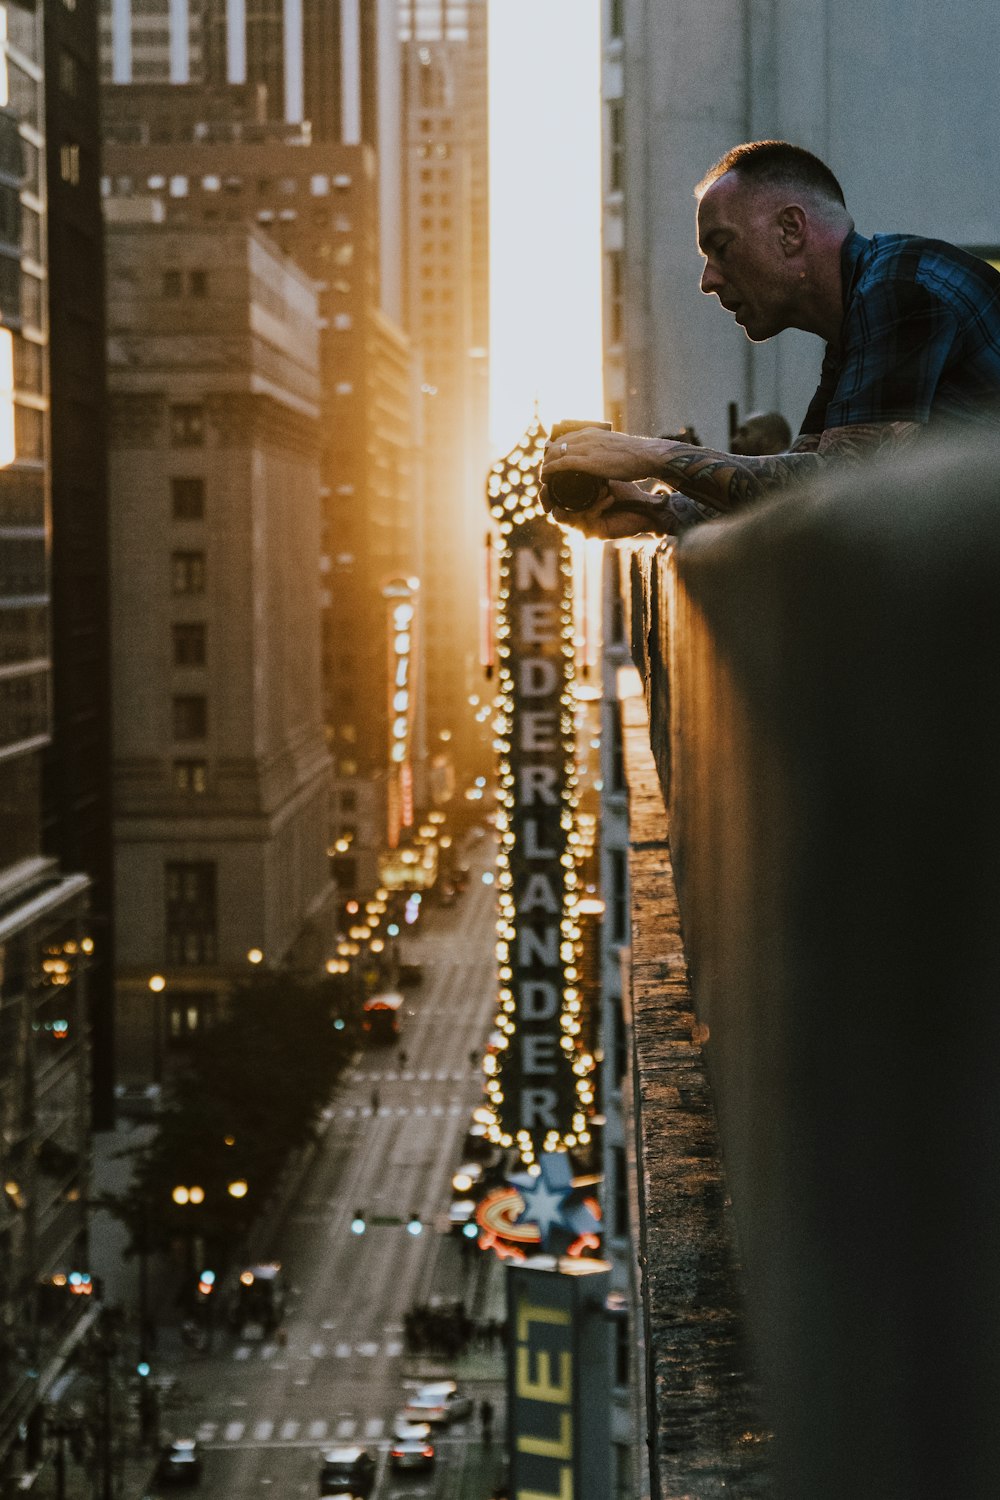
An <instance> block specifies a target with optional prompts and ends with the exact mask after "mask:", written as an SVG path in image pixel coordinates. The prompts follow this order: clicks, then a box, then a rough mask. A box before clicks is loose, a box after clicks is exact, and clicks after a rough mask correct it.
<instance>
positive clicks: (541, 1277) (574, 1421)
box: [507, 1255, 611, 1500]
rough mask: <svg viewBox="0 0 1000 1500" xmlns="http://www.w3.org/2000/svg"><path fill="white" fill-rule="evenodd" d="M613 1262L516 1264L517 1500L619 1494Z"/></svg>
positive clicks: (598, 1499) (512, 1361)
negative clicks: (610, 1315)
mask: <svg viewBox="0 0 1000 1500" xmlns="http://www.w3.org/2000/svg"><path fill="white" fill-rule="evenodd" d="M610 1289H611V1277H610V1267H609V1265H608V1263H607V1261H599V1260H575V1261H566V1260H556V1259H555V1258H554V1257H552V1256H547V1255H539V1256H535V1257H533V1258H531V1259H530V1260H525V1261H522V1262H520V1263H519V1264H518V1263H512V1262H509V1263H508V1268H507V1326H508V1328H509V1330H510V1333H509V1342H508V1346H507V1349H508V1353H507V1394H508V1400H507V1411H508V1414H509V1423H508V1425H509V1430H510V1481H511V1482H510V1493H511V1495H512V1496H513V1497H514V1500H607V1497H608V1496H609V1495H610V1494H611V1402H610V1401H609V1399H608V1387H609V1384H610V1380H611V1331H610V1325H609V1323H608V1320H607V1317H606V1316H605V1304H606V1299H607V1297H608V1293H609V1291H610Z"/></svg>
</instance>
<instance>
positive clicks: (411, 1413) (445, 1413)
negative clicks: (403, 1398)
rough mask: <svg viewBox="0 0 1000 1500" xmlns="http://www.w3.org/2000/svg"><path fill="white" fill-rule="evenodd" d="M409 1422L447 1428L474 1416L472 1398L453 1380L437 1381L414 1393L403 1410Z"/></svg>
mask: <svg viewBox="0 0 1000 1500" xmlns="http://www.w3.org/2000/svg"><path fill="white" fill-rule="evenodd" d="M402 1414H403V1416H404V1417H405V1418H406V1420H407V1421H409V1422H429V1423H430V1425H431V1426H432V1427H446V1426H447V1425H448V1423H449V1422H454V1421H458V1420H460V1419H461V1418H463V1417H468V1416H471V1414H472V1398H471V1396H466V1395H465V1394H464V1392H462V1391H460V1390H459V1389H458V1386H457V1385H456V1384H455V1382H454V1381H453V1380H435V1381H433V1382H431V1383H430V1384H428V1385H422V1386H420V1387H419V1388H418V1389H417V1390H415V1391H413V1392H412V1393H411V1395H410V1397H409V1399H408V1400H407V1403H406V1405H405V1407H404V1408H403V1413H402Z"/></svg>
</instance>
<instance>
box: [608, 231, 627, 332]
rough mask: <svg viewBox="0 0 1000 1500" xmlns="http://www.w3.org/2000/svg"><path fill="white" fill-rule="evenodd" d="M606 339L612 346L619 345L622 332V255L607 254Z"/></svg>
mask: <svg viewBox="0 0 1000 1500" xmlns="http://www.w3.org/2000/svg"><path fill="white" fill-rule="evenodd" d="M608 323H609V327H608V337H609V339H610V342H611V343H612V344H620V343H621V341H622V333H623V331H624V321H623V301H622V253H621V251H620V250H609V252H608Z"/></svg>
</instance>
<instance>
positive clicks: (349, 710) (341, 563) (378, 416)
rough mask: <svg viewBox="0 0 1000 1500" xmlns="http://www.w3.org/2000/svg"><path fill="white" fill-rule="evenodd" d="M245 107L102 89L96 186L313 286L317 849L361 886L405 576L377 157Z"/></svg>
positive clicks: (142, 90) (410, 511)
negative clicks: (249, 245) (217, 236)
mask: <svg viewBox="0 0 1000 1500" xmlns="http://www.w3.org/2000/svg"><path fill="white" fill-rule="evenodd" d="M256 98H257V94H256V91H254V90H251V89H250V88H249V86H248V87H247V88H236V87H235V86H234V87H233V88H226V89H223V90H206V89H201V88H196V87H194V86H190V87H179V86H171V85H169V84H165V85H138V84H136V85H132V86H123V87H120V88H116V89H111V90H109V91H108V96H107V100H106V105H105V127H106V133H107V137H108V145H107V147H106V150H105V167H106V179H105V188H106V191H107V192H108V193H109V194H110V195H112V197H113V198H115V199H123V200H124V199H139V198H143V199H147V200H149V203H148V211H149V212H150V213H155V214H158V215H161V216H162V217H164V218H165V219H166V220H167V221H168V222H170V223H173V224H176V225H181V224H205V225H222V224H229V223H232V222H234V221H235V220H243V221H246V222H250V223H253V224H255V225H257V226H258V227H261V228H263V229H265V230H266V231H267V233H268V234H269V235H270V236H271V237H272V238H273V239H274V240H275V241H276V242H277V243H278V244H279V245H280V246H281V247H282V249H283V250H284V251H285V252H286V253H287V254H288V255H290V256H291V257H292V258H293V259H294V260H295V261H296V262H297V263H298V264H299V265H301V266H302V267H303V268H304V269H305V270H306V271H307V272H308V273H309V275H310V276H312V277H313V278H314V279H315V281H316V282H317V283H318V284H319V297H320V305H319V314H320V328H319V332H320V396H319V400H320V409H321V420H320V432H321V450H320V483H321V494H322V500H323V526H322V537H321V545H320V548H319V552H318V557H317V562H316V566H317V569H318V587H319V589H320V597H321V603H322V650H323V695H324V697H323V718H324V723H325V726H326V731H327V739H328V744H329V748H330V752H331V755H332V756H333V760H334V774H335V782H336V785H335V798H334V805H333V812H332V818H331V827H330V830H329V832H330V848H331V849H332V850H333V851H334V852H333V854H332V856H331V857H332V858H333V859H334V860H335V866H336V875H337V879H338V883H339V884H340V885H341V886H342V887H343V888H344V889H346V890H350V891H353V890H354V889H355V888H362V889H364V888H369V889H370V888H371V886H372V885H373V884H377V862H378V855H379V852H380V851H381V849H382V848H383V847H384V845H385V843H386V840H387V835H388V832H389V827H390V819H389V807H388V801H389V787H390V782H391V780H392V775H391V771H392V761H391V759H390V754H389V750H390V730H389V727H388V723H387V720H388V715H389V712H390V704H389V696H388V687H387V680H386V677H387V665H388V657H389V648H388V641H387V629H388V627H387V624H386V615H385V600H384V597H383V589H384V587H385V585H386V583H387V582H388V581H389V580H390V579H392V578H394V577H397V576H399V575H401V574H402V575H404V576H411V575H414V574H415V573H416V572H417V567H416V559H417V543H416V531H415V527H416V522H417V516H416V509H415V506H414V504H413V498H412V496H413V479H412V474H411V465H412V429H411V422H412V412H411V389H410V386H411V378H410V350H409V343H408V340H407V339H406V338H405V336H404V334H403V333H402V331H401V329H400V328H399V327H398V325H397V324H395V323H394V322H393V321H392V320H391V319H390V318H388V317H387V316H386V315H385V314H384V313H383V312H382V311H381V309H380V307H379V296H378V292H379V257H378V197H377V195H378V188H379V185H378V182H377V178H376V169H375V158H374V153H373V152H372V151H371V149H370V148H369V147H366V146H344V145H341V144H338V143H334V142H318V141H310V140H309V139H307V138H306V137H305V135H304V133H303V131H302V128H301V127H300V126H285V125H282V124H280V123H270V124H269V123H267V121H266V118H259V117H257V116H255V114H254V107H255V105H254V101H255V100H256ZM418 748H419V747H417V746H415V747H414V749H415V751H416V750H417V749H418ZM415 771H416V768H415ZM418 779H419V778H418ZM345 841H346V845H347V847H346V849H343V850H342V851H341V850H338V849H337V845H338V844H341V845H343V844H344V842H345Z"/></svg>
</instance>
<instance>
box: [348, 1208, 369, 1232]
mask: <svg viewBox="0 0 1000 1500" xmlns="http://www.w3.org/2000/svg"><path fill="white" fill-rule="evenodd" d="M367 1228H368V1226H367V1224H366V1223H365V1214H364V1209H361V1208H356V1209H355V1210H354V1218H353V1219H352V1220H351V1233H352V1234H364V1232H365V1230H366V1229H367Z"/></svg>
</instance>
